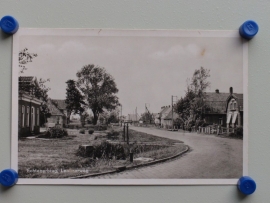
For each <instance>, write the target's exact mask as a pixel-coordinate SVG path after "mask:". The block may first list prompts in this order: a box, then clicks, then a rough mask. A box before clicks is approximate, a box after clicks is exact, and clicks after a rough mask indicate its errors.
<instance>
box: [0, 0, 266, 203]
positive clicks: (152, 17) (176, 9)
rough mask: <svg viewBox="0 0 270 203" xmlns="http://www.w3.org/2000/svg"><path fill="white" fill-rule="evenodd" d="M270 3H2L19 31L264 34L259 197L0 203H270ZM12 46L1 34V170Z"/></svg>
mask: <svg viewBox="0 0 270 203" xmlns="http://www.w3.org/2000/svg"><path fill="white" fill-rule="evenodd" d="M269 13H270V1H268V0H265V1H254V0H246V1H243V0H242V1H240V0H239V1H235V0H230V1H224V0H208V1H207V0H205V1H203V0H202V1H198V0H190V1H185V0H181V1H172V0H167V1H165V0H163V1H161V0H149V1H146V0H136V1H135V0H134V1H124V0H113V1H112V0H111V1H109V0H106V1H105V0H96V1H95V0H93V1H89V0H84V1H82V0H79V1H71V0H58V1H55V0H54V1H53V0H47V1H41V0H40V1H37V0H25V1H15V0H1V1H0V17H2V16H4V15H7V14H9V15H13V16H14V17H15V18H16V19H17V20H18V21H19V23H20V26H21V27H32V28H42V27H48V28H49V27H54V28H118V29H205V30H235V29H238V27H239V26H240V25H241V24H242V23H243V22H244V21H246V20H248V19H253V20H255V21H256V22H257V23H258V24H259V26H260V30H259V33H258V34H257V36H256V37H255V38H254V39H252V40H251V41H250V42H249V79H248V80H249V112H248V113H249V167H248V169H249V175H250V176H251V177H252V178H253V179H255V181H256V183H257V190H256V192H255V193H254V194H252V195H251V196H248V197H244V196H242V195H241V194H240V193H239V192H238V191H237V188H236V186H130V187H127V186H31V185H28V186H22V185H17V186H14V187H12V188H10V189H4V188H1V187H0V202H1V203H2V202H3V203H14V202H19V203H24V202H25V203H26V202H27V203H32V202H33V203H36V202H41V203H42V202H50V203H52V202H65V203H69V202H71V203H73V202H95V203H99V202H113V203H114V202H119V203H120V202H121V203H122V202H128V203H132V202H136V203H138V202H140V203H141V202H147V203H152V202H155V203H158V202H192V203H196V202H200V203H201V202H207V203H209V202H210V203H211V202H214V203H218V202H224V203H228V202H252V203H254V202H258V203H264V202H269V197H270V194H269V183H270V175H269V172H270V169H269V168H270V159H269V153H270V148H269V146H270V136H269V124H268V121H269V115H270V108H269V101H270V93H269V88H270V83H269V75H270V57H269V51H270V40H269V37H270V23H269V17H270V14H269ZM11 48H12V38H11V37H10V36H8V35H5V34H3V33H2V32H0V70H1V74H0V92H1V100H0V115H1V116H0V129H1V142H0V143H1V145H0V170H2V169H5V168H9V167H10V132H11V131H10V128H11V127H10V123H11V120H10V119H11V113H10V110H11V53H12V49H11Z"/></svg>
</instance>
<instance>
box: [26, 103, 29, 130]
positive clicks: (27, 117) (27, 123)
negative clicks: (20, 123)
mask: <svg viewBox="0 0 270 203" xmlns="http://www.w3.org/2000/svg"><path fill="white" fill-rule="evenodd" d="M26 126H27V127H29V106H28V107H27V110H26Z"/></svg>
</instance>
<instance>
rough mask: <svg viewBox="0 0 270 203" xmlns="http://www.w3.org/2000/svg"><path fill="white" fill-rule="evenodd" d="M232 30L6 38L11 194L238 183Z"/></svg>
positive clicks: (241, 160) (243, 155)
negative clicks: (14, 181) (14, 190)
mask: <svg viewBox="0 0 270 203" xmlns="http://www.w3.org/2000/svg"><path fill="white" fill-rule="evenodd" d="M247 75H248V74H247V44H246V43H245V42H244V41H242V40H241V38H240V37H239V34H238V31H203V30H196V31H195V30H194V31H187V30H110V29H107V30H106V29H105V30H103V29H30V28H29V29H27V28H25V29H24V28H22V29H20V30H19V31H18V32H17V33H16V34H15V35H14V42H13V68H12V123H11V126H12V136H11V137H12V157H11V164H12V168H14V169H17V170H18V173H19V177H20V179H19V182H18V183H19V184H93V185H94V184H97V185H98V184H103V185H106V184H108V185H184V184H193V185H196V184H236V183H237V180H238V178H239V177H241V176H242V175H246V174H247V162H248V156H247V152H248V149H247V147H248V144H247V137H248V132H247V122H248V119H247V105H248V104H247V98H248V95H247V85H248V82H247Z"/></svg>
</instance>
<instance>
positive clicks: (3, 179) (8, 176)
mask: <svg viewBox="0 0 270 203" xmlns="http://www.w3.org/2000/svg"><path fill="white" fill-rule="evenodd" d="M17 181H18V173H17V172H16V171H15V170H13V169H6V170H3V171H2V172H1V174H0V183H1V184H2V185H3V186H6V187H11V186H13V185H15V184H16V183H17Z"/></svg>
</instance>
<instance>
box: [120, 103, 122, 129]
mask: <svg viewBox="0 0 270 203" xmlns="http://www.w3.org/2000/svg"><path fill="white" fill-rule="evenodd" d="M120 106H121V119H120V123H121V124H120V125H121V126H122V104H121V105H120Z"/></svg>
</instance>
